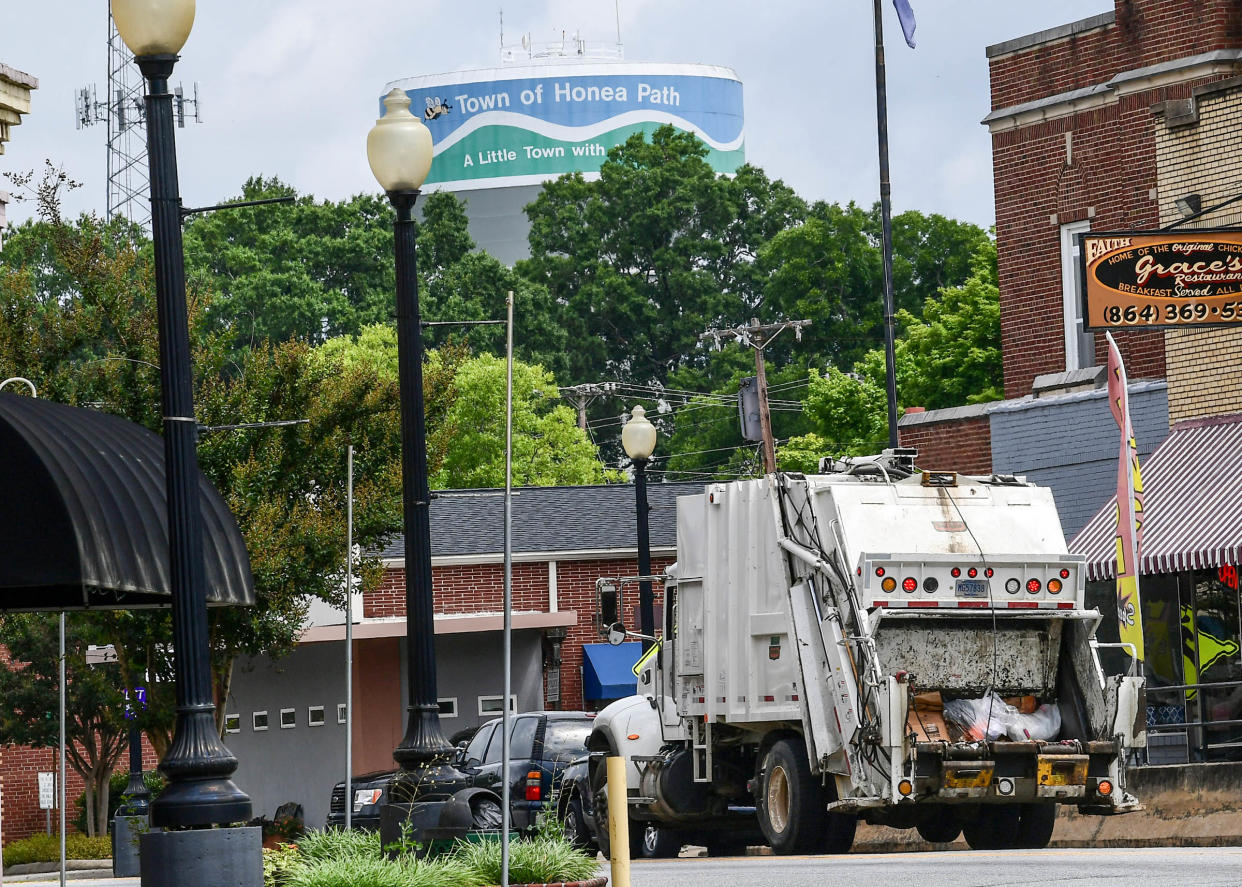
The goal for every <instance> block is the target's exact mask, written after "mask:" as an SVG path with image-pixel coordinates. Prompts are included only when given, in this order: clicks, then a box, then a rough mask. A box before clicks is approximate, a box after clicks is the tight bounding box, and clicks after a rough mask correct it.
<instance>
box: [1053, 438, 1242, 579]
mask: <svg viewBox="0 0 1242 887" xmlns="http://www.w3.org/2000/svg"><path fill="white" fill-rule="evenodd" d="M1141 468H1142V472H1143V491H1144V494H1145V499H1144V508H1143V512H1144V514H1145V516H1146V520H1145V522H1144V523H1143V545H1142V551H1141V552H1140V554H1141V564H1140V573H1176V572H1179V571H1181V570H1195V569H1204V568H1211V567H1220V566H1225V565H1227V564H1233V565H1236V564H1238V563H1240V562H1242V415H1234V416H1220V417H1215V418H1211V419H1195V420H1192V421H1187V422H1179V423H1178V424H1176V425H1174V426H1173V430H1172V432H1170V434H1169V436H1168V437H1167V438H1165V439H1164V441H1163V442H1162V443H1161V444H1160V445H1159V446H1158V447H1156V449H1155V451H1154V452H1152V454H1151V456H1149V457H1148V458H1147V459H1146V461H1144V462H1143V463H1142V465H1141ZM1116 510H1117V497H1116V496H1114V497H1113V498H1112V499H1110V500H1109V501H1108V504H1107V505H1105V506H1104V507H1103V508H1101V509H1100V510H1099V511H1098V512H1097V513H1096V515H1095V517H1093V518H1091V520H1090V521H1088V522H1087V525H1086V526H1085V527H1083V528H1082V530H1081V532H1079V534H1078V535H1077V536H1075V537H1074V539H1073V540H1072V541H1071V542H1070V543H1069V550H1070V551H1071V552H1073V553H1075V554H1083V555H1086V557H1087V578H1088V579H1112V578H1113V577H1114V576H1116V572H1117V552H1116V542H1115V539H1116V530H1117V515H1116Z"/></svg>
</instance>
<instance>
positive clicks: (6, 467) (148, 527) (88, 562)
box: [0, 394, 254, 610]
mask: <svg viewBox="0 0 1242 887" xmlns="http://www.w3.org/2000/svg"><path fill="white" fill-rule="evenodd" d="M199 490H200V492H201V502H202V515H203V553H204V558H205V560H206V576H207V602H208V603H209V604H253V603H254V581H253V579H252V578H251V575H250V559H249V557H248V556H247V554H246V545H245V542H244V541H243V540H242V536H241V531H240V530H239V529H238V527H237V521H236V520H235V519H234V517H233V514H232V512H230V511H229V508H228V506H227V505H226V504H225V503H224V500H223V499H222V498H221V497H220V494H219V493H218V492H216V489H215V488H214V487H213V486H212V485H211V483H210V482H209V481H208V480H207V478H206V477H204V476H203V475H202V474H201V473H200V474H199ZM167 519H168V518H167V508H166V501H165V495H164V442H163V440H162V439H161V438H160V437H159V436H158V435H156V434H154V433H153V432H151V431H149V430H148V429H146V428H143V427H142V426H141V425H136V424H135V423H133V422H129V421H127V420H125V419H121V418H118V417H116V416H110V415H108V414H106V413H100V412H96V411H95V410H87V409H81V408H78V407H69V406H65V405H63V404H58V403H53V402H51V401H48V400H36V399H34V398H30V397H21V396H18V395H15V394H0V610H61V609H82V608H86V607H109V608H133V607H150V606H167V605H168V604H169V603H170V601H171V597H172V588H171V584H170V580H169V568H168V528H167Z"/></svg>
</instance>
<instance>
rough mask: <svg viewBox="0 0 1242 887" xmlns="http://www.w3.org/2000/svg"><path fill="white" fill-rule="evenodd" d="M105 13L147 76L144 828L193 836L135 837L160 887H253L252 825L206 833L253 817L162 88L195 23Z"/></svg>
mask: <svg viewBox="0 0 1242 887" xmlns="http://www.w3.org/2000/svg"><path fill="white" fill-rule="evenodd" d="M112 18H113V21H114V22H115V24H116V28H117V31H118V32H119V33H120V35H121V38H122V39H123V40H124V41H125V43H126V45H127V46H128V47H129V49H130V51H131V52H133V54H134V60H135V61H136V62H137V63H138V67H139V69H140V70H141V71H142V75H143V77H145V78H146V80H147V96H146V110H147V156H148V161H149V164H150V180H151V234H152V240H153V242H154V246H155V295H156V303H157V308H158V312H159V348H160V367H161V373H160V403H161V408H162V410H163V414H164V460H165V486H166V495H167V504H168V556H169V575H170V578H171V585H172V625H173V654H174V665H175V669H176V697H177V715H176V724H175V726H174V728H173V738H172V743H171V745H170V746H169V749H168V752H167V753H166V754H165V755H164V759H163V760H162V761H161V762H160V770H161V771H163V773H164V775H165V776H166V777H167V778H168V787H167V788H166V789H165V790H164V792H163V794H161V795H160V797H159V798H157V799H156V800H155V801H154V802H153V803H152V804H151V821H152V824H153V825H156V826H161V827H165V828H173V829H176V828H193V829H196V830H195V831H190V832H177V831H173V832H168V833H163V834H161V833H151V834H147V835H143V836H142V841H141V853H142V857H143V862H144V866H143V867H144V878H145V875H146V871H147V866H146V862H147V861H148V856H149V857H150V862H151V863H152V865H151V869H150V871H151V874H152V877H153V878H156V879H157V880H158V879H159V878H160V877H162V876H164V875H167V876H168V877H169V878H174V877H175V878H176V879H177V881H178V883H180V884H182V885H184V887H191V885H199V884H202V885H204V887H205V885H208V884H213V883H223V882H224V881H222V880H221V879H222V878H224V879H226V880H228V881H230V882H234V881H235V882H236V883H239V884H247V885H249V884H252V883H254V882H255V880H256V876H257V879H258V881H259V883H261V882H262V874H263V873H262V864H261V860H260V856H259V853H258V842H259V836H258V834H257V832H258V830H257V829H240V830H239V829H212V828H209V827H210V826H214V825H224V824H227V823H233V822H240V821H244V820H247V819H249V818H250V798H248V797H247V796H246V794H245V793H244V792H242V791H241V790H240V789H239V788H238V787H237V786H236V785H234V784H233V782H232V780H231V779H230V778H229V777H230V775H231V774H232V773H233V771H234V770H236V769H237V758H235V757H234V756H233V755H232V753H231V752H229V750H228V749H227V748H225V747H224V744H223V743H222V742H221V741H220V734H219V733H218V732H217V730H216V722H215V705H214V704H213V702H212V690H211V662H210V657H209V654H208V648H207V599H206V584H207V583H206V569H205V565H204V562H203V524H202V513H201V506H200V500H199V492H198V453H197V443H198V441H197V436H198V423H197V421H196V420H195V418H194V394H193V386H192V378H191V375H190V337H189V324H188V320H187V312H186V304H185V258H184V255H183V254H182V245H181V195H180V191H179V187H178V183H177V150H176V143H175V140H174V138H173V108H172V94H171V93H170V92H169V90H168V78H169V77H170V76H171V74H172V69H173V66H174V65H175V64H176V63H177V59H178V58H179V57H178V55H177V53H178V52H179V51H180V50H181V47H182V46H184V45H185V41H186V39H187V38H188V37H189V36H190V29H191V27H192V26H193V24H194V0H112ZM252 844H253V845H254V846H253V848H252V846H251V845H252ZM252 850H253V852H251V851H252ZM161 883H162V882H161Z"/></svg>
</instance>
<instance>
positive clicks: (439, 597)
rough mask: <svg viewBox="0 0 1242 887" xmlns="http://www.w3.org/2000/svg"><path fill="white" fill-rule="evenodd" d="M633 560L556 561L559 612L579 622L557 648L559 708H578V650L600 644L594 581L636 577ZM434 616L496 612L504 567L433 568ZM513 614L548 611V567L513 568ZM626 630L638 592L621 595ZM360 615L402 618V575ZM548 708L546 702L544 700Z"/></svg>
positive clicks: (384, 585) (386, 581)
mask: <svg viewBox="0 0 1242 887" xmlns="http://www.w3.org/2000/svg"><path fill="white" fill-rule="evenodd" d="M673 560H674V559H673V558H671V557H653V558H652V559H651V569H652V571H653V573H655V574H659V573H660V572H662V571H663V570H664V568H665V567H667V566H668V565H669V564H671V563H672V562H673ZM637 575H638V562H637V560H636V559H629V560H625V559H613V560H576V561H558V562H557V564H556V592H557V609H558V610H574V611H576V612H577V614H578V621H577V623H576V624H574V625H572V626H570V627H569V629H568V633H567V635H566V638H565V641H564V643H563V644H562V646H561V701H560V707H561V708H563V709H577V708H581V707H582V645H583V644H595V643H600V641H601V638H600V636H599V634H598V633H597V632H596V630H595V622H594V618H595V606H596V604H595V580H596V579H599V578H600V577H601V576H613V577H620V576H637ZM432 586H433V589H434V594H435V612H436V613H438V614H468V613H499V612H501V609H502V595H503V589H504V565H503V564H467V565H445V566H436V567H434V568H433V570H432ZM512 588H513V609H514V610H516V611H521V610H526V611H539V612H547V611H548V608H549V600H548V564H547V563H543V562H540V563H522V562H518V563H515V564H513V575H512ZM653 591H654V594H655V606H656V620H657V622H658V621H659V618H660V616H659V609H660V607H661V605H662V604H663V595H662V593H661V589H660V587H659V585H658V584H656V586H655V588H654V589H653ZM625 594H626V599H625V619H626V625H628V626H630V627H631V628H634V627H637V625H638V615H637V613H636V612H635V607H636V605H637V594H638V592H637V590H636V587H632V586H627V587H626V590H625ZM363 615H364V616H365V617H368V618H372V617H398V618H400V617H404V616H405V570H404V569H401V568H390V569H389V570H387V571H386V572H385V574H384V577H383V580H382V582H381V584H380V587H379V588H378V589H376V590H375V591H374V592H370V593H368V594H367V595H366V596H365V597H364V599H363ZM545 704H546V698H545Z"/></svg>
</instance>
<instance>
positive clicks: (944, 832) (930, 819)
mask: <svg viewBox="0 0 1242 887" xmlns="http://www.w3.org/2000/svg"><path fill="white" fill-rule="evenodd" d="M914 827H915V828H916V829H917V830H918V833H919V837H920V838H922V839H923V840H924V841H926V842H927V843H928V844H950V843H952V842H953V841H956V840H957V838H958V836H959V835H960V834H961V833H962V814H961V812H960V810H958V809H957V808H956V807H950V806H949V805H947V804H933V805H932V806H930V807H928V808H927V810H926V811H924V815H923V816H921V817H919V821H918V822H917V823H916V824H915V826H914Z"/></svg>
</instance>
